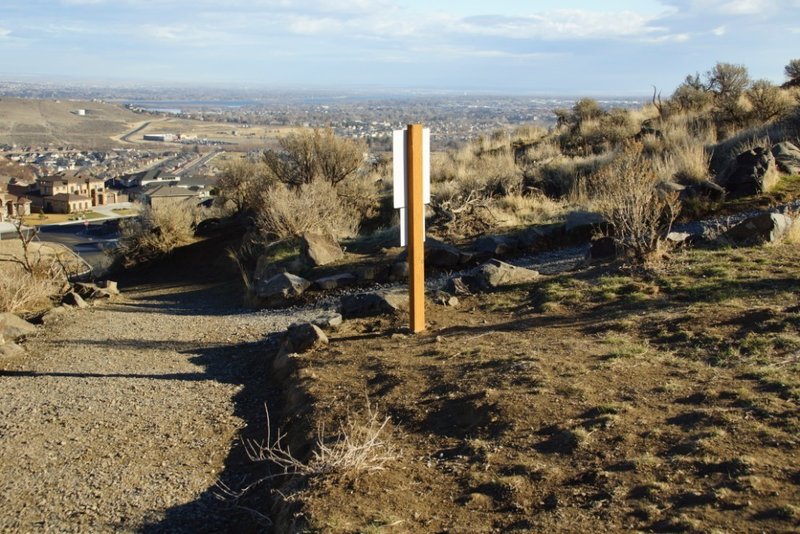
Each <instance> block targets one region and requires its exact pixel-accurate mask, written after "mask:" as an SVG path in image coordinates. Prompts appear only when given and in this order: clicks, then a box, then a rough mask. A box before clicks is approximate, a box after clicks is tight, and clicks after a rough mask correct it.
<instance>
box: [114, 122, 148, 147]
mask: <svg viewBox="0 0 800 534" xmlns="http://www.w3.org/2000/svg"><path fill="white" fill-rule="evenodd" d="M151 122H153V121H147V122H144V123H142V124H141V126H139V127H138V128H135V129H133V130H131V131H130V132H128V133H126V134H125V135H123V136H122V137H120V138H119V140H120V141H123V142H125V143H130V142H131V140H130V136H132V135H133V134H135V133H138V132H141V131H142V130H144V129H145V128H147V127H148V126H150V123H151Z"/></svg>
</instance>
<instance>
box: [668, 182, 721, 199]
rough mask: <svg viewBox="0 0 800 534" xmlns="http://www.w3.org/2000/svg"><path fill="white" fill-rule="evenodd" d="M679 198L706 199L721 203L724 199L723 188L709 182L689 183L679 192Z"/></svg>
mask: <svg viewBox="0 0 800 534" xmlns="http://www.w3.org/2000/svg"><path fill="white" fill-rule="evenodd" d="M679 198H680V199H681V200H686V199H691V198H707V199H708V200H711V201H712V202H721V201H722V200H723V199H724V198H725V188H724V187H722V186H720V185H717V184H715V183H714V182H711V181H709V180H702V181H700V182H690V183H687V184H684V190H683V191H681V194H680V197H679Z"/></svg>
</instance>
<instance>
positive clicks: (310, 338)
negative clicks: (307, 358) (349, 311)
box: [284, 323, 328, 353]
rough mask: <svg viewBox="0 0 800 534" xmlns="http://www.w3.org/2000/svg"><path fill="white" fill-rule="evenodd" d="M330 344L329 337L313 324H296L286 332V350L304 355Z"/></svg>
mask: <svg viewBox="0 0 800 534" xmlns="http://www.w3.org/2000/svg"><path fill="white" fill-rule="evenodd" d="M327 344H328V336H326V335H325V332H323V331H322V329H321V328H320V327H318V326H317V325H315V324H311V323H300V324H294V325H292V326H290V327H289V329H288V330H287V331H286V338H285V339H284V350H285V351H286V352H294V353H303V352H308V351H309V350H311V349H313V348H316V347H319V346H321V345H327Z"/></svg>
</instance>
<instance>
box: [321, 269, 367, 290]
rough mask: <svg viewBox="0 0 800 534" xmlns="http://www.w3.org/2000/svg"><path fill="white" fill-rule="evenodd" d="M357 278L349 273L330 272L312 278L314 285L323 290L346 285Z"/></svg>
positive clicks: (351, 283)
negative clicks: (326, 274)
mask: <svg viewBox="0 0 800 534" xmlns="http://www.w3.org/2000/svg"><path fill="white" fill-rule="evenodd" d="M356 281H357V278H356V277H355V275H353V274H350V273H340V274H332V275H330V276H323V277H322V278H317V279H316V280H314V287H316V288H317V289H321V290H323V291H328V290H331V289H338V288H340V287H347V286H350V285H353V284H354V283H356Z"/></svg>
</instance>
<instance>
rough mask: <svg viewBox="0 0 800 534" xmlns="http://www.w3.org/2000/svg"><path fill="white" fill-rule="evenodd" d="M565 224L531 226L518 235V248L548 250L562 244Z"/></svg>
mask: <svg viewBox="0 0 800 534" xmlns="http://www.w3.org/2000/svg"><path fill="white" fill-rule="evenodd" d="M565 235H566V225H565V224H563V223H554V224H545V225H540V226H533V227H531V228H528V229H527V230H525V231H524V232H522V233H521V234H520V235H519V236H518V242H519V246H520V248H523V249H525V250H528V251H540V250H550V249H553V248H557V247H560V246H564V236H565Z"/></svg>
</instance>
